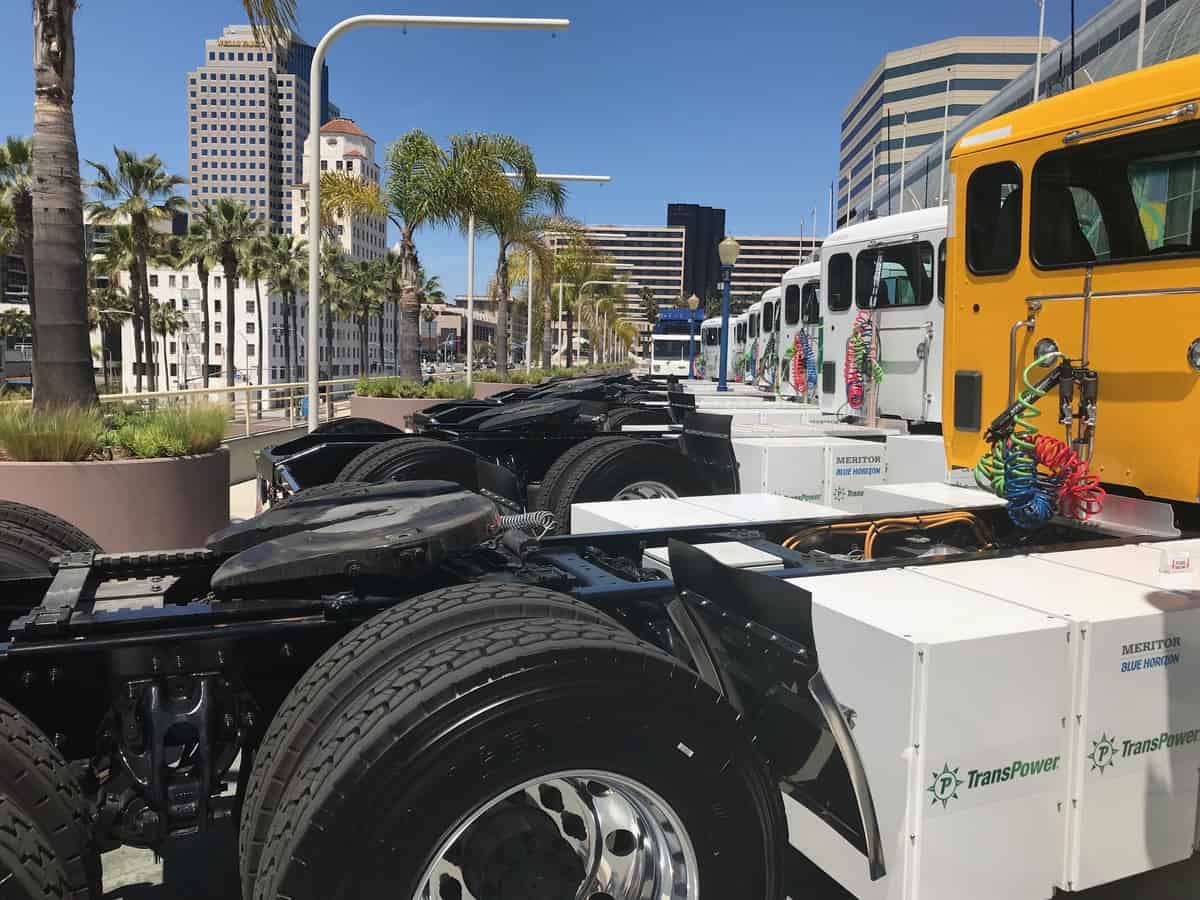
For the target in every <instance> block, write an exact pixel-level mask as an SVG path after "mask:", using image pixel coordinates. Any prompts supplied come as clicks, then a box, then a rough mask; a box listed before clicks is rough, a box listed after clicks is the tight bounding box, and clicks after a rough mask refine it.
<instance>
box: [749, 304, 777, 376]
mask: <svg viewBox="0 0 1200 900" xmlns="http://www.w3.org/2000/svg"><path fill="white" fill-rule="evenodd" d="M782 297H783V292H782V291H781V290H780V289H779V288H778V287H773V288H768V289H767V290H765V291H763V294H762V300H760V301H759V302H758V303H756V304H755V306H758V307H759V311H758V314H759V320H758V334H757V335H756V336H755V338H754V347H753V349H752V350H751V352H750V363H751V365H752V367H753V384H754V386H755V387H758V388H761V389H763V390H767V391H774V390H775V386H776V384H777V383H778V381H779V313H780V309H779V307H780V300H781V298H782ZM750 309H751V310H752V311H753V309H754V306H752V307H750ZM751 314H752V315H753V313H751Z"/></svg>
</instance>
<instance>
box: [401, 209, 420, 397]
mask: <svg viewBox="0 0 1200 900" xmlns="http://www.w3.org/2000/svg"><path fill="white" fill-rule="evenodd" d="M400 253H401V255H402V257H403V259H404V276H403V277H404V289H403V291H402V292H401V294H400V331H399V332H398V333H397V335H396V340H397V341H399V344H400V350H399V363H400V377H401V378H412V379H414V380H416V381H420V380H421V357H420V353H418V352H417V348H418V345H419V341H420V339H421V323H420V313H421V309H420V306H421V304H420V300H419V299H418V297H417V287H416V284H415V283H414V281H413V279H415V278H416V277H417V250H416V247H415V246H414V245H413V242H412V232H410V231H405V232H404V233H403V234H402V235H401V246H400ZM400 334H406V335H414V336H415V337H416V340H405V341H401V340H400Z"/></svg>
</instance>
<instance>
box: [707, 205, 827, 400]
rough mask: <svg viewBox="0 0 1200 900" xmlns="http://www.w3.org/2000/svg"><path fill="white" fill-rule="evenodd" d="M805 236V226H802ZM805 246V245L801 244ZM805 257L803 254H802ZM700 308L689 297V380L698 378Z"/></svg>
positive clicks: (801, 231)
mask: <svg viewBox="0 0 1200 900" xmlns="http://www.w3.org/2000/svg"><path fill="white" fill-rule="evenodd" d="M800 233H801V235H802V236H803V234H804V226H803V225H801V226H800ZM801 246H803V244H801ZM802 255H803V254H802ZM699 306H700V298H699V297H697V296H696V295H695V294H692V296H690V297H688V380H689V381H694V380H695V378H696V309H697V307H699Z"/></svg>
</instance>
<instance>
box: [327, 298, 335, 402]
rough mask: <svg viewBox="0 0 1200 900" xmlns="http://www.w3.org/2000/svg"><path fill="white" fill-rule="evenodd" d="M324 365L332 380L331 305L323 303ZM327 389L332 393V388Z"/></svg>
mask: <svg viewBox="0 0 1200 900" xmlns="http://www.w3.org/2000/svg"><path fill="white" fill-rule="evenodd" d="M325 365H326V366H328V372H329V378H330V380H332V379H333V304H332V303H331V302H329V301H326V303H325ZM329 389H330V390H331V391H332V390H333V386H332V385H330V387H329Z"/></svg>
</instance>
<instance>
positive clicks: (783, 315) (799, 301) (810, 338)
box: [777, 262, 822, 403]
mask: <svg viewBox="0 0 1200 900" xmlns="http://www.w3.org/2000/svg"><path fill="white" fill-rule="evenodd" d="M780 287H781V289H782V293H783V299H782V301H781V302H780V308H781V312H780V314H779V378H778V382H777V383H778V385H779V387H778V390H779V393H781V394H782V395H783V396H785V397H797V398H800V399H802V400H806V401H807V402H809V403H816V402H817V396H818V395H817V380H818V375H819V373H820V370H821V350H822V347H821V263H820V262H809V263H803V264H801V265H798V266H794V267H792V268H791V269H789V270H788V271H787V272H786V273H785V274H784V276H783V281H782V283H781V285H780Z"/></svg>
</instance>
